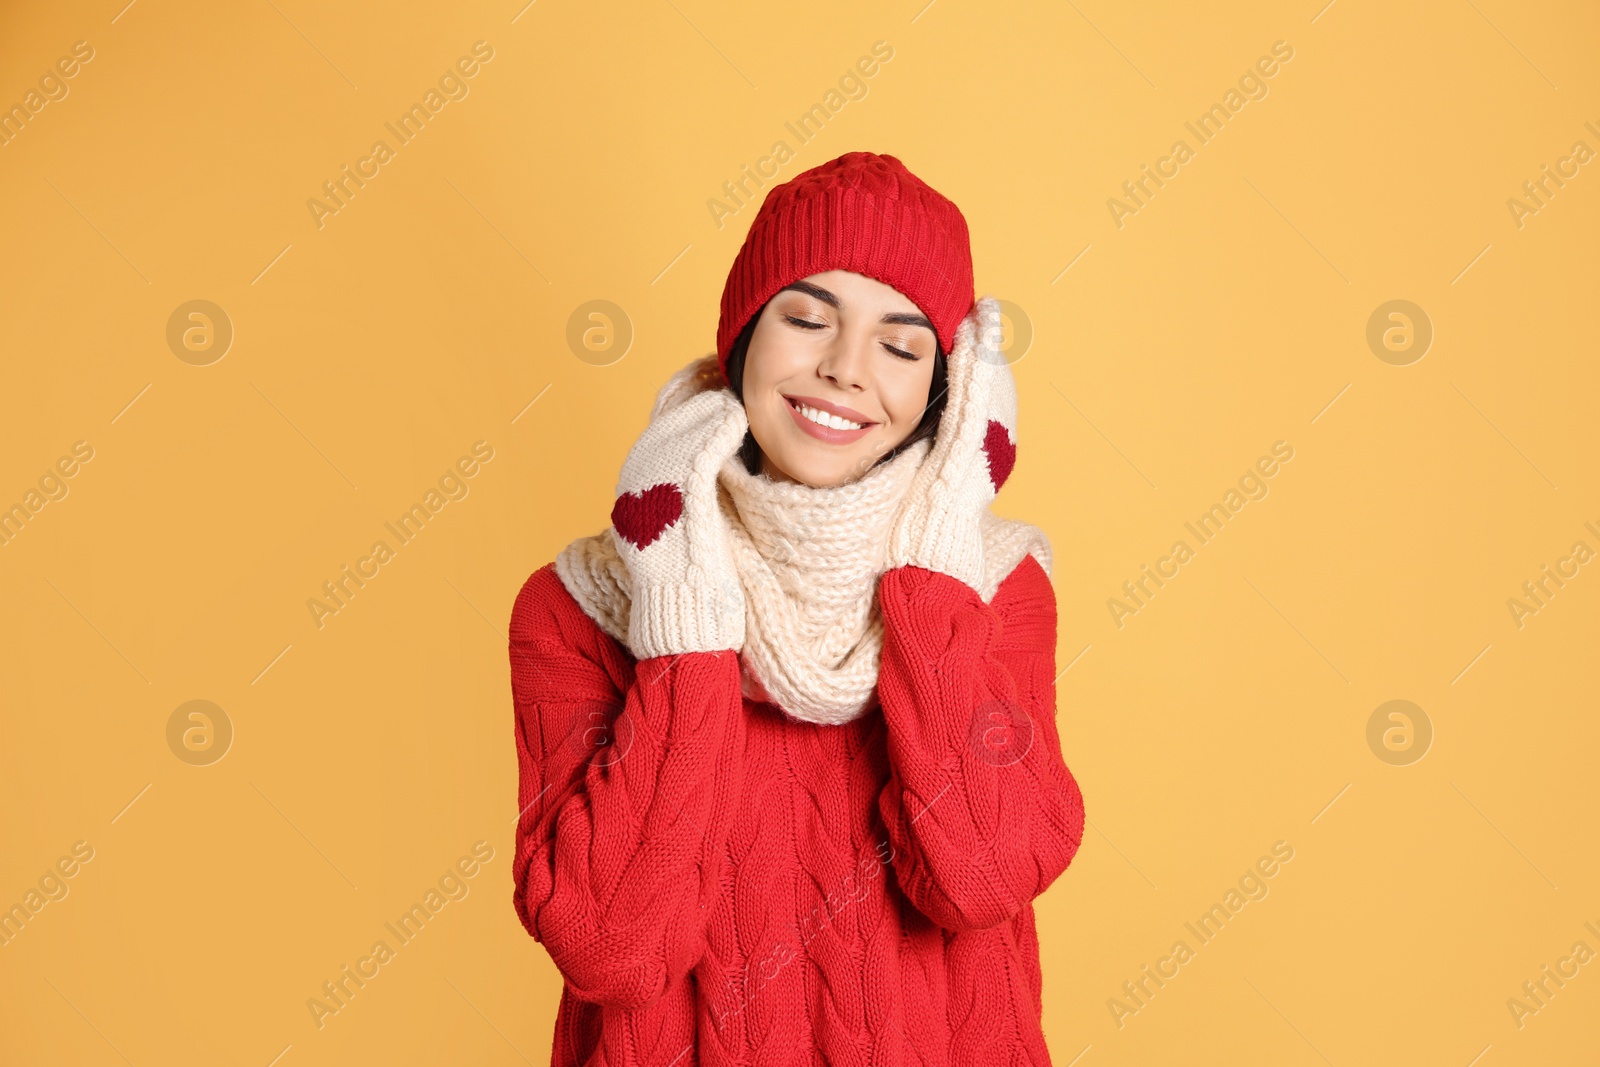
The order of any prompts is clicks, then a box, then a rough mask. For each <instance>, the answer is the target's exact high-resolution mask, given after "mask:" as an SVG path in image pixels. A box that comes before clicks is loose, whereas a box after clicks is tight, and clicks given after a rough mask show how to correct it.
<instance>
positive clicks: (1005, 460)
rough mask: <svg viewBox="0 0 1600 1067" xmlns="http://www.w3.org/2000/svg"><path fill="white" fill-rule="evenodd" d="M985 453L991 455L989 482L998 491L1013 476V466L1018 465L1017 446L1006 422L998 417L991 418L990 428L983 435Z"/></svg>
mask: <svg viewBox="0 0 1600 1067" xmlns="http://www.w3.org/2000/svg"><path fill="white" fill-rule="evenodd" d="M983 454H984V455H986V456H988V457H989V482H990V484H992V485H993V486H994V491H995V492H997V493H998V492H999V491H1000V487H1001V486H1002V485H1005V484H1006V479H1007V478H1009V477H1011V468H1013V467H1015V466H1016V465H1017V446H1016V445H1014V444H1012V443H1011V435H1010V434H1008V433H1007V432H1006V427H1005V424H1004V423H1002V422H1000V421H999V420H997V419H990V420H989V430H988V432H987V433H985V434H984V435H983Z"/></svg>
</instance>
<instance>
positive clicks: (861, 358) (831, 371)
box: [817, 330, 872, 393]
mask: <svg viewBox="0 0 1600 1067" xmlns="http://www.w3.org/2000/svg"><path fill="white" fill-rule="evenodd" d="M871 357H872V339H871V337H870V336H863V335H858V334H857V333H856V332H855V331H851V330H839V331H838V332H837V333H836V334H835V335H834V338H833V341H832V343H831V344H829V345H828V349H827V351H826V352H824V353H823V356H822V360H821V362H820V363H818V364H817V373H818V374H819V375H821V376H822V377H824V378H826V379H828V381H830V382H832V383H833V384H834V385H837V386H838V387H839V388H840V389H843V390H844V391H845V392H850V393H859V392H864V391H865V390H866V388H867V378H868V367H869V366H870V363H869V360H870V359H871Z"/></svg>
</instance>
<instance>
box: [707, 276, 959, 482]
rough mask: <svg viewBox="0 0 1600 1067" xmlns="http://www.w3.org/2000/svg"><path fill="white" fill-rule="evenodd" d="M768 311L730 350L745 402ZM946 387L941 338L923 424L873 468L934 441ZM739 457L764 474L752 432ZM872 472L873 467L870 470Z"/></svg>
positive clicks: (733, 381)
mask: <svg viewBox="0 0 1600 1067" xmlns="http://www.w3.org/2000/svg"><path fill="white" fill-rule="evenodd" d="M764 311H766V305H765V304H763V305H762V306H761V310H760V311H757V312H756V313H755V314H754V315H752V316H750V321H749V322H747V323H745V324H744V329H742V330H740V331H739V336H738V337H737V338H735V339H734V342H733V347H732V348H730V349H729V350H728V387H729V388H730V389H732V390H733V395H734V396H736V397H738V398H739V402H740V403H741V404H742V403H744V360H745V356H746V355H747V354H748V353H749V351H750V337H751V335H752V334H754V333H755V332H756V321H757V320H758V319H760V318H761V314H762V312H764ZM945 387H946V371H945V355H944V346H943V345H942V344H940V343H939V339H938V338H937V337H935V338H934V341H933V381H932V382H930V383H929V384H928V405H927V407H925V408H923V409H922V421H921V422H919V423H917V428H916V429H915V430H912V431H911V436H909V437H907V438H906V439H905V440H904V441H901V442H900V443H899V444H898V445H896V446H895V447H893V448H891V449H890V450H889V451H887V452H885V453H884V454H883V455H881V456H879V457H878V458H877V460H876V461H874V462H873V464H872V466H874V467H876V466H877V465H878V464H879V463H887V462H888V461H889V460H891V459H893V458H894V457H896V456H898V455H899V454H900V453H902V452H904V451H905V450H906V449H908V448H910V447H911V446H912V445H914V444H916V443H917V442H918V441H921V440H923V439H924V438H927V439H928V440H930V441H931V440H933V438H934V437H935V436H937V435H938V433H939V419H940V417H941V416H942V415H943V414H944V399H945ZM739 458H740V459H742V460H743V461H744V468H745V470H747V471H749V472H750V473H751V474H759V473H761V446H760V445H758V444H756V436H755V434H754V433H751V432H750V431H749V430H746V431H745V435H744V444H742V445H740V446H739ZM868 469H870V468H868Z"/></svg>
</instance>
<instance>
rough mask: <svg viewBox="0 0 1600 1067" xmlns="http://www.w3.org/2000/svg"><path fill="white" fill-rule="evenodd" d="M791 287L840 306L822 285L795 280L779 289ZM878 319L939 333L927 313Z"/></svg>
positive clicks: (892, 314) (899, 313)
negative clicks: (923, 327)
mask: <svg viewBox="0 0 1600 1067" xmlns="http://www.w3.org/2000/svg"><path fill="white" fill-rule="evenodd" d="M790 289H793V290H794V291H795V292H798V293H805V294H806V295H807V296H814V297H816V298H817V299H818V300H820V301H822V302H823V303H824V304H827V305H828V306H829V307H834V308H837V307H838V306H839V298H838V297H837V296H835V295H834V294H832V293H830V292H829V291H828V290H826V289H824V288H822V286H820V285H812V284H811V283H810V282H804V281H801V282H795V283H794V284H793V285H786V286H784V287H783V288H782V289H779V290H778V292H780V293H782V292H787V291H788V290H790ZM878 321H879V322H883V323H886V324H888V325H890V326H925V327H927V328H928V329H929V330H932V331H933V332H934V333H935V334H937V333H938V331H937V330H934V329H933V323H931V322H929V321H928V317H927V316H926V315H921V314H911V313H910V312H905V311H891V312H888V313H887V314H885V315H884V316H883V318H881V319H879V320H878Z"/></svg>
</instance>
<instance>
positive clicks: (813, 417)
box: [783, 396, 877, 430]
mask: <svg viewBox="0 0 1600 1067" xmlns="http://www.w3.org/2000/svg"><path fill="white" fill-rule="evenodd" d="M783 399H784V400H785V401H787V402H788V404H789V407H790V408H792V409H793V410H794V411H796V412H798V413H799V414H800V416H801V417H802V418H804V419H806V420H807V421H809V422H812V423H815V424H816V425H818V426H823V427H826V428H828V429H830V430H861V429H865V428H867V427H869V426H876V425H877V423H875V422H871V421H868V420H864V419H847V418H845V417H844V416H843V415H835V414H834V413H833V412H831V411H824V410H823V409H822V408H819V407H813V406H812V405H810V404H806V403H803V402H802V401H801V400H800V399H798V398H796V397H792V396H785V397H784V398H783Z"/></svg>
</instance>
